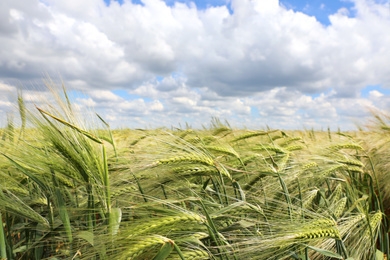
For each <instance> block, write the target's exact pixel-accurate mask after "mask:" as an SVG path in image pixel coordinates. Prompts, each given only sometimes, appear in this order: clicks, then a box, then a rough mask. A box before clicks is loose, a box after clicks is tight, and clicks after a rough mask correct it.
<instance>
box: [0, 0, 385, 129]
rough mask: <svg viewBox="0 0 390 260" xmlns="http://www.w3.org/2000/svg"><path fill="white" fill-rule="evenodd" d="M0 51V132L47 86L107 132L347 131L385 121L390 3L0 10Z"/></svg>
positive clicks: (55, 0)
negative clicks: (18, 103) (212, 127)
mask: <svg viewBox="0 0 390 260" xmlns="http://www.w3.org/2000/svg"><path fill="white" fill-rule="evenodd" d="M0 46H1V48H0V127H2V126H4V125H5V124H6V121H7V119H6V118H7V114H8V113H10V112H9V111H11V110H12V109H13V106H14V104H15V102H14V101H15V97H14V95H12V93H16V91H17V89H18V88H23V95H24V97H25V99H26V102H27V103H28V106H29V107H31V109H33V107H32V106H33V104H38V105H39V104H40V103H41V102H43V100H42V97H45V96H47V90H46V89H45V88H43V87H41V86H43V85H44V83H43V82H44V79H45V77H47V75H49V76H50V78H51V79H52V80H53V81H54V82H57V83H58V84H59V85H60V84H61V80H63V82H64V83H65V85H66V87H67V89H68V92H69V94H72V95H73V96H74V98H73V102H74V104H75V106H76V107H77V109H78V110H79V111H81V112H82V111H86V110H87V109H89V110H94V111H96V112H98V113H99V114H100V115H101V116H102V117H103V118H104V119H105V120H106V121H107V122H109V123H110V124H111V126H112V127H130V128H139V127H148V128H150V127H152V128H154V127H161V126H167V127H170V126H175V127H177V126H179V125H185V124H186V123H187V124H189V125H190V126H192V127H194V128H198V127H201V126H202V125H206V126H207V125H208V123H209V122H210V120H211V118H213V117H217V118H220V119H221V120H227V121H228V122H229V123H230V124H231V125H233V126H235V127H248V128H251V129H263V128H264V127H265V126H270V127H272V128H283V129H304V128H306V129H308V128H309V129H310V128H314V129H326V128H327V127H330V128H331V129H332V130H337V129H338V128H340V129H342V130H352V129H355V128H356V124H357V123H358V124H364V123H366V122H367V120H369V118H370V110H379V111H389V109H390V102H389V101H390V66H389V65H390V64H389V61H390V47H389V46H390V2H389V0H342V1H339V0H327V1H325V0H312V1H303V0H280V1H278V0H194V1H189V0H176V1H175V0H120V1H119V0H118V1H116V0H84V1H79V0H67V1H63V0H29V1H24V0H2V1H0ZM15 117H16V115H15Z"/></svg>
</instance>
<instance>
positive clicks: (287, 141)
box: [280, 137, 302, 147]
mask: <svg viewBox="0 0 390 260" xmlns="http://www.w3.org/2000/svg"><path fill="white" fill-rule="evenodd" d="M299 140H302V137H291V138H288V139H287V140H286V141H284V142H283V143H281V144H280V146H282V147H284V146H287V145H288V144H290V143H292V142H295V141H299Z"/></svg>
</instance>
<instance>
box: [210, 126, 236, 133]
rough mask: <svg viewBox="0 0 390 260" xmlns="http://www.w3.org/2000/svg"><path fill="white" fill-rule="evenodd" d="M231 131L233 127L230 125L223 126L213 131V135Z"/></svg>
mask: <svg viewBox="0 0 390 260" xmlns="http://www.w3.org/2000/svg"><path fill="white" fill-rule="evenodd" d="M227 131H228V132H230V131H232V129H230V128H229V127H227V126H221V127H218V128H216V129H215V130H214V131H213V135H218V134H220V133H223V132H227Z"/></svg>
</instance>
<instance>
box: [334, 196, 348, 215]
mask: <svg viewBox="0 0 390 260" xmlns="http://www.w3.org/2000/svg"><path fill="white" fill-rule="evenodd" d="M345 205H347V197H344V198H342V199H341V200H339V201H338V202H337V203H336V204H335V205H334V207H333V209H332V212H333V214H334V216H335V217H336V218H339V217H341V215H342V214H343V213H344V208H345Z"/></svg>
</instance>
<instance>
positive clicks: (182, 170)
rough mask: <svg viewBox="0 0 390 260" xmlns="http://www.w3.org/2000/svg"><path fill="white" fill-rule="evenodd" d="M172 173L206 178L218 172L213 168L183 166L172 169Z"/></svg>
mask: <svg viewBox="0 0 390 260" xmlns="http://www.w3.org/2000/svg"><path fill="white" fill-rule="evenodd" d="M172 171H173V172H175V173H178V174H180V175H200V176H204V175H206V176H208V175H215V174H218V170H217V169H216V168H215V167H213V168H211V167H208V166H205V165H185V166H182V167H176V168H173V169H172Z"/></svg>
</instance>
